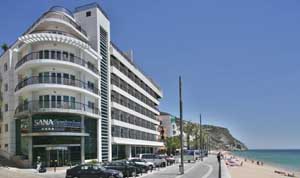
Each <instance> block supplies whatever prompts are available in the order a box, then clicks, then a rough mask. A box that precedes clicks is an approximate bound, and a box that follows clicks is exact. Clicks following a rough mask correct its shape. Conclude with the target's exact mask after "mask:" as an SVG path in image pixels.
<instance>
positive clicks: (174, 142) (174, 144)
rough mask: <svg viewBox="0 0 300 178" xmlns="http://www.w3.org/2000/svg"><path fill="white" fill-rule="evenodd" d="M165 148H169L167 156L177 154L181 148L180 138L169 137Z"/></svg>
mask: <svg viewBox="0 0 300 178" xmlns="http://www.w3.org/2000/svg"><path fill="white" fill-rule="evenodd" d="M165 146H166V148H167V154H168V155H170V154H173V155H174V154H175V151H176V149H179V148H180V138H179V136H174V137H168V138H166V139H165Z"/></svg>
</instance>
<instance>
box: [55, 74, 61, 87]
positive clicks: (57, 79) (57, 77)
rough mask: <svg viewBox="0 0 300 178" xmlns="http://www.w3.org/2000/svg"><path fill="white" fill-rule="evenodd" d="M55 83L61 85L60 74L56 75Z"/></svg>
mask: <svg viewBox="0 0 300 178" xmlns="http://www.w3.org/2000/svg"><path fill="white" fill-rule="evenodd" d="M56 81H57V83H58V84H61V73H57V74H56Z"/></svg>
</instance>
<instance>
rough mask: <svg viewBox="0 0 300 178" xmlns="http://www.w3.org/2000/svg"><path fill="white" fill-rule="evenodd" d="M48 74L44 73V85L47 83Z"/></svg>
mask: <svg viewBox="0 0 300 178" xmlns="http://www.w3.org/2000/svg"><path fill="white" fill-rule="evenodd" d="M49 78H50V74H49V72H44V83H49Z"/></svg>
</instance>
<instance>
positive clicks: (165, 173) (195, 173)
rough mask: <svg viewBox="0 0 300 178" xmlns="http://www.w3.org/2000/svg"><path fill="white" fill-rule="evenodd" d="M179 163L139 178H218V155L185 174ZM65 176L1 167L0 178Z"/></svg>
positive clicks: (224, 169)
mask: <svg viewBox="0 0 300 178" xmlns="http://www.w3.org/2000/svg"><path fill="white" fill-rule="evenodd" d="M178 166H179V165H178V164H175V165H173V166H168V167H166V168H160V169H159V170H155V171H153V172H150V173H148V174H143V175H142V176H139V178H218V173H219V166H218V162H217V158H216V156H209V157H208V158H205V159H204V161H203V162H200V161H198V162H196V163H185V166H184V168H185V174H184V175H179V168H178ZM2 177H3V178H65V170H58V171H57V172H53V169H49V170H48V171H47V173H36V171H35V170H33V169H16V168H9V169H8V168H3V167H2V168H0V178H2ZM222 178H231V177H230V175H229V173H228V170H227V167H226V166H225V164H224V163H222Z"/></svg>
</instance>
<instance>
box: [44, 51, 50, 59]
mask: <svg viewBox="0 0 300 178" xmlns="http://www.w3.org/2000/svg"><path fill="white" fill-rule="evenodd" d="M44 58H45V59H49V50H45V51H44Z"/></svg>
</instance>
